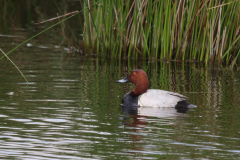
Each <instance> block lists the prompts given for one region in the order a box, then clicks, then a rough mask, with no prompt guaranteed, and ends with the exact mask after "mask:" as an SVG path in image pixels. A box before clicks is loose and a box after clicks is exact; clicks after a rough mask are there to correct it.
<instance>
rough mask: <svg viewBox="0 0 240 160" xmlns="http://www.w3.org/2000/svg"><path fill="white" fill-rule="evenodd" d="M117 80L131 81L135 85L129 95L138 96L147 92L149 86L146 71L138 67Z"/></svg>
mask: <svg viewBox="0 0 240 160" xmlns="http://www.w3.org/2000/svg"><path fill="white" fill-rule="evenodd" d="M117 82H118V83H126V82H132V83H133V84H134V85H135V87H134V89H133V90H132V91H131V92H130V95H131V96H139V95H141V94H143V93H145V92H147V89H148V86H149V81H148V77H147V73H146V72H144V71H143V70H140V69H136V70H134V71H132V72H131V74H129V75H127V77H126V78H124V79H120V80H118V81H117Z"/></svg>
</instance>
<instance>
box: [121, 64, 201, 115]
mask: <svg viewBox="0 0 240 160" xmlns="http://www.w3.org/2000/svg"><path fill="white" fill-rule="evenodd" d="M117 82H119V83H125V82H132V83H134V85H135V87H134V89H133V90H132V91H130V92H129V93H127V94H125V96H124V97H123V101H122V105H123V106H125V107H131V110H132V111H134V110H138V109H137V108H138V107H146V108H143V109H145V110H148V108H149V107H152V108H160V107H175V108H176V109H177V110H179V111H181V112H182V111H186V110H187V109H188V108H195V107H197V106H195V105H193V104H190V103H188V102H187V100H186V98H187V97H185V96H183V95H181V94H178V93H174V92H169V91H164V90H159V89H148V86H149V82H148V77H147V74H146V72H144V71H143V70H139V69H138V70H134V71H132V73H131V74H130V75H128V76H127V77H126V78H124V79H121V80H118V81H117ZM128 110H129V109H128ZM132 111H131V112H132ZM135 112H138V111H135Z"/></svg>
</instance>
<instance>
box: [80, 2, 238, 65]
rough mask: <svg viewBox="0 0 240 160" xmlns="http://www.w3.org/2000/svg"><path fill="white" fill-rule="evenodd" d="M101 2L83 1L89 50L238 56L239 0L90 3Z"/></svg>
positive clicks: (208, 58)
mask: <svg viewBox="0 0 240 160" xmlns="http://www.w3.org/2000/svg"><path fill="white" fill-rule="evenodd" d="M96 1H97V0H92V1H89V0H88V1H84V8H85V7H87V8H88V10H85V11H84V18H85V23H84V42H85V46H87V48H88V49H89V52H97V53H99V54H101V55H102V56H111V57H119V58H120V57H128V58H154V59H166V60H189V61H203V62H205V63H208V62H218V64H219V63H220V62H226V63H227V64H229V65H231V66H233V64H235V63H236V62H237V60H239V53H240V40H239V39H240V34H239V31H240V19H239V18H240V1H239V0H214V1H213V0H131V1H130V0H120V1H117V0H113V1H109V0H101V1H100V2H99V4H98V5H94V6H90V5H91V4H92V3H95V2H96ZM213 7H215V8H213ZM123 35H124V36H123ZM133 45H134V46H133ZM135 47H137V48H138V49H139V50H140V52H141V54H140V53H139V52H138V51H137V50H136V49H135Z"/></svg>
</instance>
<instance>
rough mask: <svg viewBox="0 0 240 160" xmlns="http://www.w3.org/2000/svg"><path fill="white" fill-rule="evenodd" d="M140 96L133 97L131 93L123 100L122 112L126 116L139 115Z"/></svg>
mask: <svg viewBox="0 0 240 160" xmlns="http://www.w3.org/2000/svg"><path fill="white" fill-rule="evenodd" d="M138 108H139V105H138V96H134V97H133V96H131V95H130V92H129V93H127V94H125V95H124V97H123V99H122V111H123V112H124V113H125V114H133V115H135V114H137V113H138Z"/></svg>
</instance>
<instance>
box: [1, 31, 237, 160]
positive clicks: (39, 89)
mask: <svg viewBox="0 0 240 160" xmlns="http://www.w3.org/2000/svg"><path fill="white" fill-rule="evenodd" d="M0 31H1V32H0V35H1V36H0V48H1V49H3V50H4V51H5V52H7V51H9V50H11V49H12V48H14V47H16V46H17V45H18V44H20V43H21V42H23V41H24V40H26V39H27V38H29V37H31V36H32V35H34V34H36V33H35V31H34V30H32V29H26V30H16V29H14V30H11V29H10V30H7V31H5V30H0ZM75 31H76V32H79V30H77V29H76V30H75ZM50 33H51V34H50ZM59 34H61V28H57V29H53V30H51V31H49V32H47V33H45V34H43V36H40V37H37V38H35V39H33V40H31V41H29V42H28V43H27V44H24V45H23V46H22V47H20V48H19V49H17V50H16V51H14V52H13V53H11V54H9V57H10V58H11V60H12V61H13V62H14V63H15V64H16V65H17V66H18V67H19V68H20V69H21V71H22V72H23V74H24V75H25V76H26V78H27V79H28V81H29V84H28V85H27V83H26V82H25V81H24V79H23V78H22V76H21V75H20V73H19V72H18V71H17V70H16V69H15V67H14V66H13V65H12V64H11V63H10V62H9V61H8V60H7V59H6V58H4V59H2V60H1V62H0V63H1V66H0V77H1V79H0V142H1V145H0V158H1V159H239V157H240V127H239V126H240V118H239V117H240V107H239V106H240V100H239V98H238V97H239V91H240V72H239V71H237V70H229V69H227V68H222V69H218V68H217V69H216V68H211V67H205V66H204V65H203V64H196V63H186V62H185V63H184V62H173V63H169V62H166V61H152V60H129V61H127V60H119V59H104V58H94V57H89V56H80V54H79V53H78V52H76V53H75V52H74V53H70V51H69V47H68V45H66V44H62V39H63V37H61V36H59ZM137 68H138V69H143V70H145V71H146V72H147V74H148V76H149V81H150V88H156V89H164V90H170V91H174V92H178V93H181V94H184V95H186V96H188V97H189V102H191V103H192V104H195V105H197V106H198V107H197V108H194V109H191V110H189V111H188V112H186V113H179V112H177V111H176V110H175V109H174V108H170V109H167V108H162V109H148V110H147V111H146V112H142V113H141V114H139V115H130V114H124V113H123V112H122V108H121V106H120V104H121V99H122V97H123V96H124V94H125V93H127V92H128V91H129V90H131V89H132V88H133V85H132V84H118V83H116V81H117V80H118V79H120V78H123V77H124V76H125V75H126V72H130V71H131V70H133V69H137Z"/></svg>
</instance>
